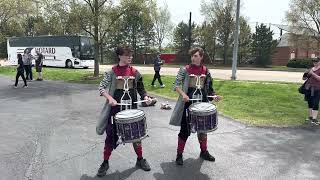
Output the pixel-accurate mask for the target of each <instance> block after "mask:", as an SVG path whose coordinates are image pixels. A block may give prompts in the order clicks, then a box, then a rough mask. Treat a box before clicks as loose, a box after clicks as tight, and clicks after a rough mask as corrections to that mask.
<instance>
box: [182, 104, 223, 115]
mask: <svg viewBox="0 0 320 180" xmlns="http://www.w3.org/2000/svg"><path fill="white" fill-rule="evenodd" d="M198 104H210V106H212V107H213V108H212V109H209V110H204V111H198V110H194V109H192V108H193V107H194V106H196V105H198ZM188 110H189V112H190V113H192V114H193V113H196V114H197V113H212V114H214V113H216V112H217V107H216V106H215V105H214V104H211V103H209V102H197V103H193V104H191V105H190V106H189V108H188ZM205 115H210V114H204V116H205Z"/></svg>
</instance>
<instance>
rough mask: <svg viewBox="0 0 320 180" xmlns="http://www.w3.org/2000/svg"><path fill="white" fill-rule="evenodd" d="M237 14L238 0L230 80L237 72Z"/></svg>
mask: <svg viewBox="0 0 320 180" xmlns="http://www.w3.org/2000/svg"><path fill="white" fill-rule="evenodd" d="M239 15H240V0H237V12H236V27H235V30H234V45H233V58H232V76H231V80H236V79H237V76H236V72H237V61H238V48H239Z"/></svg>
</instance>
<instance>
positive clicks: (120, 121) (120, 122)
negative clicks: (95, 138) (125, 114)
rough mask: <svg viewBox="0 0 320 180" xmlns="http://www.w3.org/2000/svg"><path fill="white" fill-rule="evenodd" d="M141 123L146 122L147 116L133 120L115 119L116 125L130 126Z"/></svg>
mask: <svg viewBox="0 0 320 180" xmlns="http://www.w3.org/2000/svg"><path fill="white" fill-rule="evenodd" d="M139 121H146V116H141V117H139V118H132V119H114V122H115V123H116V124H130V123H134V122H139Z"/></svg>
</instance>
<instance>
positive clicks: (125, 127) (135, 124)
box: [114, 109, 147, 143]
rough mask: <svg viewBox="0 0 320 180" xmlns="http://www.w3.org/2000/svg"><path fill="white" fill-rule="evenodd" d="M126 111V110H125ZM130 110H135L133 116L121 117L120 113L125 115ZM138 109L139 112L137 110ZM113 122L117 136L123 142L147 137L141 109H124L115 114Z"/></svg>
mask: <svg viewBox="0 0 320 180" xmlns="http://www.w3.org/2000/svg"><path fill="white" fill-rule="evenodd" d="M125 111H126V112H125ZM130 111H131V112H136V113H138V115H137V114H136V115H135V116H134V115H133V116H131V117H130V116H128V117H124V116H122V117H121V113H122V115H123V114H126V113H128V114H127V115H129V114H130ZM139 111H140V112H139ZM114 119H115V123H116V127H117V133H118V136H120V139H121V140H122V142H123V143H133V142H139V141H141V140H142V139H144V138H146V137H147V123H146V117H145V114H144V112H143V111H142V110H137V109H135V110H124V111H120V112H119V113H117V114H116V115H115V118H114Z"/></svg>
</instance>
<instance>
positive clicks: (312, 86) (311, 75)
mask: <svg viewBox="0 0 320 180" xmlns="http://www.w3.org/2000/svg"><path fill="white" fill-rule="evenodd" d="M312 63H313V67H312V68H311V69H309V70H307V71H306V72H305V73H304V74H303V80H306V84H305V88H306V90H307V91H306V93H305V97H304V99H305V101H307V102H308V108H309V110H308V114H309V118H308V121H311V123H314V124H316V125H319V121H318V120H317V117H318V111H319V101H320V57H317V58H315V59H313V60H312Z"/></svg>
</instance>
